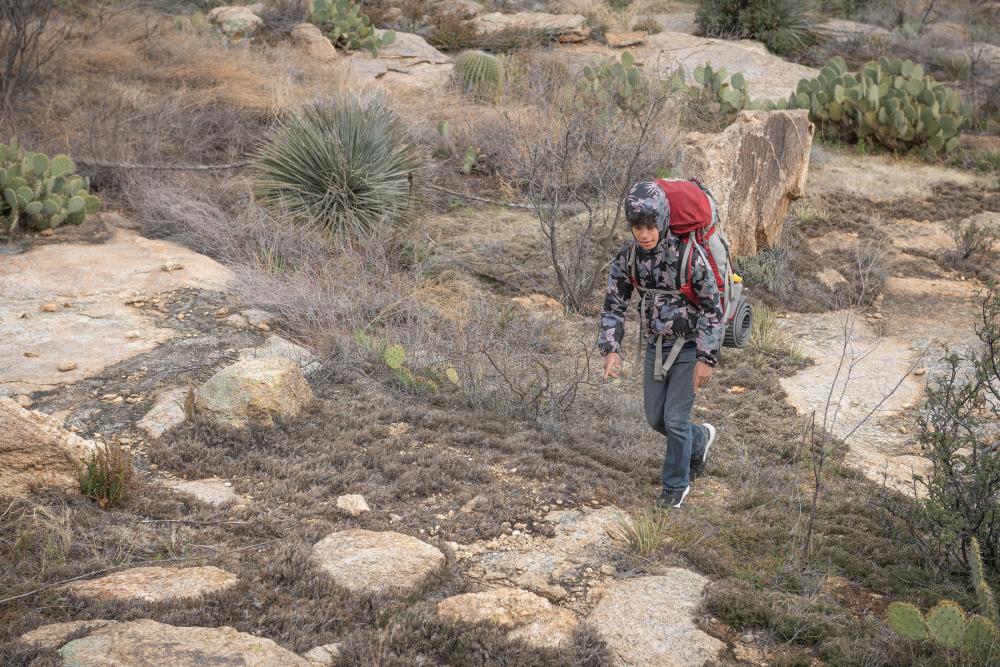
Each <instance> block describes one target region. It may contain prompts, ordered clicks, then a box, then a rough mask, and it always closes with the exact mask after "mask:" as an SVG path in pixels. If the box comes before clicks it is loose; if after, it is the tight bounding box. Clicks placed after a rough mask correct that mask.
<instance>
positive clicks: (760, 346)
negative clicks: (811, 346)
mask: <svg viewBox="0 0 1000 667" xmlns="http://www.w3.org/2000/svg"><path fill="white" fill-rule="evenodd" d="M747 347H748V348H750V349H751V350H753V351H754V352H759V353H761V354H766V355H768V356H772V357H791V358H792V359H794V360H795V361H801V360H803V359H804V358H805V354H804V353H803V352H802V347H801V346H800V345H799V344H798V343H796V342H795V341H794V340H792V339H790V338H789V337H788V336H787V335H786V334H785V333H784V332H783V331H782V330H781V327H779V326H778V316H777V313H775V312H774V311H773V310H771V309H770V308H768V307H767V306H765V305H763V304H756V305H754V309H753V328H752V329H751V330H750V340H749V341H748V342H747Z"/></svg>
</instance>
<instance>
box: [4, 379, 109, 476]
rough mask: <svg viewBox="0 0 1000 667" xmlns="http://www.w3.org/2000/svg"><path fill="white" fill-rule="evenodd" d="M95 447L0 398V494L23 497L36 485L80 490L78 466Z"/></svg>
mask: <svg viewBox="0 0 1000 667" xmlns="http://www.w3.org/2000/svg"><path fill="white" fill-rule="evenodd" d="M94 447H95V445H94V443H93V442H92V441H90V440H85V439H83V438H81V437H80V436H78V435H76V434H75V433H71V432H70V431H67V430H66V429H64V428H63V427H62V425H61V424H60V423H59V422H58V421H57V420H55V419H53V418H52V417H49V416H48V415H44V414H42V413H41V412H38V411H35V410H25V409H24V408H22V407H21V406H20V405H18V404H17V403H16V402H14V401H12V400H10V399H9V398H0V491H2V493H3V494H5V495H21V494H24V493H26V492H27V491H28V489H29V487H30V486H31V485H33V484H38V485H40V486H56V487H62V488H66V489H76V488H78V484H79V483H78V481H77V468H76V463H77V462H80V461H84V460H86V459H87V457H88V456H89V455H90V453H91V452H92V451H94Z"/></svg>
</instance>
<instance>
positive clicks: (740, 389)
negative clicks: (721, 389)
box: [729, 384, 747, 394]
mask: <svg viewBox="0 0 1000 667" xmlns="http://www.w3.org/2000/svg"><path fill="white" fill-rule="evenodd" d="M746 390H747V388H746V387H742V386H740V385H738V384H734V385H733V386H732V387H730V388H729V393H730V394H743V393H746Z"/></svg>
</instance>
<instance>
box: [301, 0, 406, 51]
mask: <svg viewBox="0 0 1000 667" xmlns="http://www.w3.org/2000/svg"><path fill="white" fill-rule="evenodd" d="M309 21H310V22H312V23H315V24H316V25H318V26H320V28H321V29H323V31H324V32H325V33H326V36H327V37H328V38H329V39H330V41H331V42H333V43H334V44H335V45H336V46H339V47H341V48H342V49H345V50H347V51H357V50H359V49H367V50H368V51H371V53H372V55H373V56H375V57H378V50H379V49H380V48H382V47H383V46H388V45H390V44H392V43H393V42H394V41H396V33H395V32H394V31H392V30H383V31H381V34H379V33H376V31H375V28H374V27H372V24H371V20H370V19H369V18H368V17H367V16H365V15H364V14H362V13H361V8H360V7H359V6H358V5H356V4H354V3H353V2H351V0H309Z"/></svg>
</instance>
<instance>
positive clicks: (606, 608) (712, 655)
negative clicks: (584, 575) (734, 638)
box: [585, 568, 726, 667]
mask: <svg viewBox="0 0 1000 667" xmlns="http://www.w3.org/2000/svg"><path fill="white" fill-rule="evenodd" d="M707 583H708V579H706V578H705V577H703V576H701V575H700V574H697V573H695V572H691V571H689V570H683V569H680V568H669V569H668V570H667V572H666V574H664V575H662V576H654V577H639V578H637V579H628V580H625V581H617V582H615V583H614V584H612V585H611V587H610V588H609V590H608V592H607V593H606V594H605V596H604V597H603V598H602V599H601V601H600V602H599V603H598V604H597V606H596V607H594V610H593V611H592V612H591V613H590V616H588V617H587V620H586V621H585V622H586V624H587V625H589V626H590V627H591V628H593V630H594V631H595V632H596V633H597V635H598V636H599V637H600V638H601V639H603V640H604V641H605V642H607V645H608V649H609V651H610V653H611V664H612V665H614V666H615V667H619V666H620V667H625V666H628V667H701V666H702V665H704V664H706V663H710V662H713V661H715V660H717V659H718V657H719V654H720V653H721V652H722V650H723V649H725V647H726V645H725V644H723V643H722V642H721V641H719V640H718V639H716V638H715V637H712V636H710V635H708V634H706V633H705V632H703V631H702V630H700V629H699V628H698V626H697V625H695V623H694V615H695V612H696V611H697V609H698V605H699V604H701V596H702V591H703V590H704V588H705V585H706V584H707Z"/></svg>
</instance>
